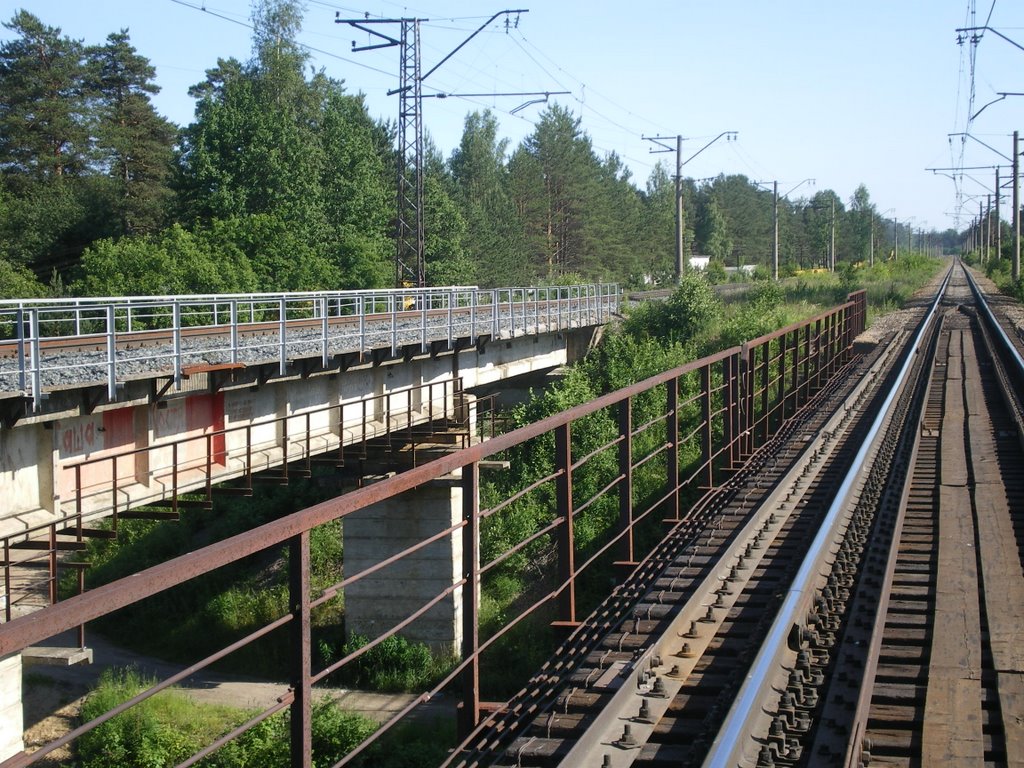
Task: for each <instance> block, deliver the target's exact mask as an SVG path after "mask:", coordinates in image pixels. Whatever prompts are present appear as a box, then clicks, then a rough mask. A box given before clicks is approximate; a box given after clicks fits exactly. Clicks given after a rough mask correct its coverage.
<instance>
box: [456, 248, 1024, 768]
mask: <svg viewBox="0 0 1024 768" xmlns="http://www.w3.org/2000/svg"><path fill="white" fill-rule="evenodd" d="M983 316H984V313H983V312H982V310H981V309H980V307H978V306H977V305H976V304H975V299H974V297H973V296H972V294H971V292H970V290H969V289H968V283H967V279H966V275H965V274H964V273H963V272H962V271H961V268H960V267H959V266H954V268H953V270H952V271H951V273H950V275H949V276H948V277H947V284H944V286H943V291H942V297H941V298H940V299H937V300H936V301H935V303H934V304H933V305H932V307H931V308H930V309H929V310H927V311H926V310H925V309H924V308H921V310H920V311H919V312H918V315H917V317H918V318H919V321H920V325H919V327H918V328H917V329H912V328H908V329H906V331H905V332H904V333H902V334H898V338H894V339H892V340H890V341H889V343H883V344H880V345H878V348H877V349H876V352H875V354H874V355H872V356H865V357H860V358H855V359H854V360H853V361H851V363H849V364H848V370H846V371H844V372H843V374H842V375H840V376H838V377H837V378H836V380H835V381H834V383H833V384H832V385H830V386H829V387H828V388H826V389H823V390H822V391H821V392H819V393H818V394H817V395H816V396H815V398H814V400H813V401H812V402H811V403H810V404H809V406H808V407H807V408H805V409H803V411H802V412H801V413H800V414H799V415H798V416H797V417H796V418H794V419H793V420H792V421H791V423H790V424H789V425H788V426H787V428H786V429H785V430H784V431H783V433H782V434H780V435H779V436H778V438H777V439H776V440H775V441H773V442H772V443H770V444H768V445H766V446H764V447H763V448H762V449H761V450H760V451H759V452H758V453H757V454H755V455H754V456H753V457H751V460H750V462H748V464H747V465H746V466H745V467H744V469H743V470H742V471H740V472H739V473H738V474H737V475H736V476H735V477H734V478H732V479H731V480H730V481H729V482H728V483H727V484H726V486H725V487H724V488H723V489H722V490H721V491H720V492H718V493H716V494H713V495H709V496H707V497H705V499H703V500H702V502H701V503H700V504H698V505H697V506H696V507H695V508H694V509H693V510H692V511H691V512H690V513H689V514H688V515H686V516H685V517H684V520H683V522H682V523H681V524H680V525H679V526H678V527H677V528H676V529H675V530H674V531H673V532H672V534H670V536H669V537H668V538H666V540H665V541H664V542H663V543H662V545H661V546H660V547H659V548H658V549H657V550H656V551H655V552H654V553H653V555H652V556H651V557H650V558H648V560H646V561H645V562H644V563H643V564H642V565H641V567H640V568H638V570H637V572H636V573H635V574H634V575H633V577H631V578H630V579H629V580H628V581H627V582H626V583H625V584H624V585H623V586H622V587H621V588H620V589H619V590H618V591H617V592H616V593H615V594H613V595H612V597H611V598H609V599H608V600H607V601H606V602H605V603H604V604H602V606H600V608H599V609H598V610H597V611H596V612H595V613H594V614H593V615H592V616H591V618H590V619H589V620H588V621H587V622H586V624H585V625H584V627H582V628H581V629H580V630H578V631H577V632H575V633H574V635H573V636H572V637H571V638H570V639H569V640H568V641H567V642H566V643H565V644H564V645H563V646H562V648H560V649H559V651H558V653H557V654H556V656H555V657H554V658H553V659H552V660H550V661H549V662H548V664H547V665H545V667H544V668H543V669H542V670H541V672H540V673H539V674H538V675H536V676H535V677H534V678H533V679H532V680H531V681H530V684H529V685H528V686H527V688H526V689H524V690H523V691H522V692H521V693H520V694H519V695H518V696H517V697H515V698H514V699H513V700H512V701H511V702H510V703H509V705H508V706H507V707H506V708H505V709H504V710H503V711H502V712H500V713H498V714H496V715H494V716H492V717H491V718H490V720H489V721H488V722H487V723H486V724H485V726H484V727H481V728H479V729H477V731H476V732H475V733H474V734H472V735H471V737H470V738H469V739H467V740H466V741H465V742H464V744H463V745H462V748H461V749H460V750H459V751H458V752H457V753H456V754H455V755H453V757H452V758H451V759H450V760H449V764H450V765H458V766H477V765H504V766H554V765H566V766H595V767H596V766H601V767H602V768H604V766H608V767H609V768H615V767H617V766H627V765H644V766H661V765H666V766H667V765H674V766H678V765H684V766H685V765H694V766H696V765H721V766H730V765H741V766H765V768H767V767H768V766H776V765H786V766H799V765H805V766H817V765H837V766H846V765H850V766H855V765H865V766H867V765H894V764H897V765H928V764H929V763H931V764H940V765H947V764H950V765H968V764H970V765H982V764H989V765H1004V764H1009V765H1021V764H1024V751H1022V742H1024V736H1022V734H1024V726H1022V722H1024V720H1022V718H1024V689H1022V687H1021V684H1022V679H1024V677H1022V673H1024V645H1022V643H1021V640H1022V639H1024V636H1022V635H1024V633H1022V627H1024V615H1022V614H1024V576H1022V573H1021V552H1022V542H1024V514H1022V513H1024V495H1022V494H1021V491H1022V490H1024V487H1022V486H1024V466H1022V464H1021V461H1020V455H1019V454H1020V450H1021V441H1020V439H1019V436H1020V435H1021V434H1024V431H1022V430H1021V428H1020V426H1019V424H1018V423H1017V422H1014V421H1012V414H1013V413H1014V412H1015V411H1018V412H1019V410H1020V406H1019V404H1018V405H1015V402H1016V401H1015V399H1014V397H1013V396H1012V393H1011V392H1007V391H1006V390H1007V387H1006V386H1005V383H1006V382H1009V381H1012V380H1013V379H1012V377H1013V375H1014V374H1013V373H1012V371H1010V370H1009V369H1007V370H1006V371H1004V370H1003V364H1002V363H1000V362H997V360H996V359H994V358H993V359H990V360H989V361H988V362H986V359H985V358H984V357H983V355H984V354H985V353H986V350H987V347H986V343H985V342H984V340H983V330H982V329H983V323H982V319H983ZM989 336H990V338H993V339H994V338H995V336H994V335H993V334H992V333H991V332H990V333H989ZM990 343H991V344H992V345H993V346H994V345H995V341H992V342H990ZM903 349H907V350H912V351H908V352H906V353H902V354H897V351H898V350H903ZM1010 389H1012V387H1010ZM1000 408H1001V409H1002V410H1000ZM918 438H920V439H918ZM940 542H941V545H940V544H939V543H940Z"/></svg>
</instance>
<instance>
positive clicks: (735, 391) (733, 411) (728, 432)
mask: <svg viewBox="0 0 1024 768" xmlns="http://www.w3.org/2000/svg"><path fill="white" fill-rule="evenodd" d="M722 367H723V371H722V375H723V376H724V377H725V382H726V386H725V394H724V395H723V412H724V414H725V419H726V429H725V438H724V439H725V440H726V445H727V446H728V449H729V450H728V452H727V454H726V455H727V456H728V467H729V469H730V470H733V469H735V468H736V467H737V466H738V465H739V463H740V461H739V451H738V442H739V439H740V357H739V355H730V356H729V358H728V359H727V360H725V361H723V364H722Z"/></svg>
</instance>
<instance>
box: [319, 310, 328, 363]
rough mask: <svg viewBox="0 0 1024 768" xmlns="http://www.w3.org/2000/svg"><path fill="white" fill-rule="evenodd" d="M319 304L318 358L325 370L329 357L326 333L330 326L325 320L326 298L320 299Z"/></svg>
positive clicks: (326, 319)
mask: <svg viewBox="0 0 1024 768" xmlns="http://www.w3.org/2000/svg"><path fill="white" fill-rule="evenodd" d="M319 302H320V313H321V318H320V335H321V338H320V358H321V365H323V367H324V368H326V367H327V359H328V357H329V351H328V349H327V333H328V330H329V326H330V323H329V321H328V318H327V297H326V296H322V297H320V299H319Z"/></svg>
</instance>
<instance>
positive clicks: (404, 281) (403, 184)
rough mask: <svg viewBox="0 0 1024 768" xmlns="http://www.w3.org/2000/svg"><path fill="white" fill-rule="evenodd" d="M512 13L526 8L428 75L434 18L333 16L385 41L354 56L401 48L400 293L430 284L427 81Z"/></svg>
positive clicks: (397, 268)
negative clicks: (425, 37) (427, 39)
mask: <svg viewBox="0 0 1024 768" xmlns="http://www.w3.org/2000/svg"><path fill="white" fill-rule="evenodd" d="M513 13H514V14H520V13H526V9H525V8H519V9H513V10H504V11H499V12H498V13H496V14H494V15H493V16H491V17H490V18H489V19H488V20H487V21H485V22H484V23H483V24H481V25H480V26H479V27H477V29H476V30H475V31H474V32H473V33H472V34H470V35H469V37H467V38H466V39H465V40H463V41H462V42H461V43H460V44H459V45H458V46H456V47H455V49H454V50H452V51H451V52H450V53H449V54H448V55H447V56H445V57H444V58H443V59H441V61H439V62H438V63H437V64H435V65H434V66H433V67H432V68H431V69H430V71H429V72H427V73H426V74H425V75H424V74H421V71H420V67H421V64H420V62H421V57H420V22H422V21H430V19H410V18H401V19H370V18H364V19H342V18H338V17H339V16H340V14H336V16H335V19H334V22H335V23H336V24H348V25H349V26H351V27H353V28H355V29H359V30H362V31H363V32H366V33H367V34H369V35H372V36H373V37H376V38H379V39H380V40H382V41H383V42H380V43H374V44H370V45H363V46H357V45H356V43H355V41H353V42H352V50H353V51H370V50H374V49H376V48H390V47H392V46H398V49H399V61H400V64H399V73H398V88H395V89H393V90H390V91H388V96H393V95H394V94H396V93H397V94H398V95H399V99H400V101H399V104H398V206H397V208H398V226H397V233H396V235H397V236H396V250H395V287H396V288H411V287H415V288H423V287H425V286H426V284H427V280H426V258H425V255H424V242H425V240H424V228H423V154H424V152H423V81H424V80H425V79H426V78H428V77H430V75H431V74H433V73H434V72H435V71H436V70H437V69H438V67H440V66H441V65H442V64H444V63H445V62H446V61H448V59H450V58H451V57H452V56H453V55H454V54H455V53H456V52H457V51H458V50H459V49H460V48H462V46H464V45H465V44H466V43H468V42H469V41H470V40H472V39H473V38H474V37H476V36H477V34H479V33H480V31H481V30H483V29H484V28H485V27H487V25H488V24H490V23H491V22H492V21H494V20H495V19H497V18H498V17H499V16H502V15H508V14H513ZM371 24H398V25H400V29H401V32H400V33H399V37H398V39H395V38H393V37H390V36H389V35H385V34H383V33H382V32H378V31H377V30H376V29H371V28H370V26H369V25H371ZM517 24H518V21H517ZM453 95H454V94H453ZM495 95H500V94H495ZM545 95H549V94H545Z"/></svg>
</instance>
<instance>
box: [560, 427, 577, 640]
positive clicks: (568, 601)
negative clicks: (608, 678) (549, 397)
mask: <svg viewBox="0 0 1024 768" xmlns="http://www.w3.org/2000/svg"><path fill="white" fill-rule="evenodd" d="M555 471H556V472H557V473H558V477H557V478H556V479H555V500H556V501H555V514H556V515H559V516H561V517H563V518H564V522H563V523H562V525H561V528H560V533H559V536H558V578H559V584H560V589H561V591H560V592H559V593H558V617H559V619H560V622H559V623H560V624H562V625H563V626H566V625H568V626H573V625H575V624H576V563H575V556H576V552H575V549H576V544H575V537H574V535H573V511H572V434H571V429H570V425H569V424H561V425H559V426H557V427H555Z"/></svg>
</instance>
